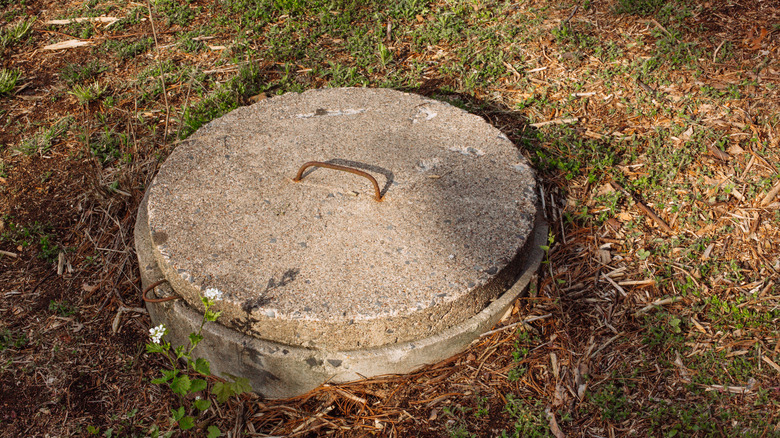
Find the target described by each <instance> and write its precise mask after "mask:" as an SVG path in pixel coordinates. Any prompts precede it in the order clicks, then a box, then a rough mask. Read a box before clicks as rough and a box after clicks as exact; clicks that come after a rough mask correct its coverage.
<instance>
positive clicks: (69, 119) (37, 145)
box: [16, 116, 75, 155]
mask: <svg viewBox="0 0 780 438" xmlns="http://www.w3.org/2000/svg"><path fill="white" fill-rule="evenodd" d="M74 120H75V119H74V117H73V116H66V117H63V118H61V119H60V120H58V121H57V122H55V123H54V124H53V125H51V126H49V127H46V128H41V129H39V130H38V132H37V133H36V134H35V135H34V136H32V137H30V138H28V139H26V140H22V142H21V143H20V144H19V146H18V147H17V148H16V150H17V151H19V152H21V153H23V154H25V155H33V154H36V153H40V154H45V153H47V152H49V149H51V147H52V145H53V144H54V142H55V141H57V140H58V139H59V138H60V137H61V136H63V135H64V134H65V133H67V132H68V130H69V129H70V127H71V125H72V124H73V122H74Z"/></svg>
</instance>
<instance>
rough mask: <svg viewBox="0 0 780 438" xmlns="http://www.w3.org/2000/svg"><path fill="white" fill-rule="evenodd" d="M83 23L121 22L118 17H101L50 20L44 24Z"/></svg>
mask: <svg viewBox="0 0 780 438" xmlns="http://www.w3.org/2000/svg"><path fill="white" fill-rule="evenodd" d="M83 21H94V22H96V23H108V24H109V25H111V24H113V23H116V22H117V21H119V18H116V17H107V16H100V17H79V18H68V19H65V20H49V21H46V22H44V24H58V25H59V24H70V23H81V22H83Z"/></svg>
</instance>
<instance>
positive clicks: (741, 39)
mask: <svg viewBox="0 0 780 438" xmlns="http://www.w3.org/2000/svg"><path fill="white" fill-rule="evenodd" d="M150 10H151V15H150V13H149V12H150ZM0 12H1V13H2V14H1V15H0V27H2V29H3V33H2V34H0V35H2V37H3V39H2V45H0V50H2V66H1V67H2V69H3V71H6V72H9V73H8V74H13V72H19V77H18V79H17V80H15V81H14V83H12V85H11V87H10V89H9V90H8V91H3V92H2V94H0V160H2V161H0V234H1V236H2V237H0V435H1V436H7V437H17V436H41V437H43V436H50V437H53V436H87V435H100V436H150V435H153V433H152V432H151V430H152V427H153V426H155V425H156V426H157V427H159V428H160V429H161V430H162V431H163V432H166V431H168V432H170V433H172V434H173V436H205V430H206V428H207V427H208V426H211V425H215V426H217V427H219V428H220V429H221V431H222V432H223V434H224V435H225V436H319V435H335V436H368V435H377V436H457V437H466V436H521V437H522V436H556V437H561V436H598V437H615V436H735V435H744V436H756V437H760V436H780V330H779V329H778V324H779V322H780V294H778V287H777V284H778V283H780V277H779V276H778V272H779V271H780V249H778V246H779V243H778V242H780V236H778V232H779V230H780V198H778V197H777V193H778V189H780V164H778V163H780V143H779V141H780V129H779V128H778V123H780V92H779V91H778V90H780V88H778V87H780V61H778V59H779V58H780V4H778V3H777V1H775V0H729V1H663V0H657V1H651V0H647V1H636V2H630V1H627V0H621V1H608V0H596V1H588V2H546V1H541V0H537V1H534V0H529V1H519V2H499V1H492V2H491V1H477V0H473V1H465V0H464V1H454V0H453V1H441V2H435V1H431V2H428V1H412V0H408V1H398V2H383V1H379V0H377V1H374V2H366V3H365V4H363V3H360V2H357V3H355V2H346V1H332V2H327V1H313V2H308V3H305V2H300V1H293V0H288V1H275V2H274V1H261V0H257V1H249V0H246V1H243V0H242V1H238V0H235V1H232V0H222V1H215V2H207V1H205V0H193V1H190V2H187V1H174V0H158V1H156V2H153V3H151V4H147V3H132V2H131V3H124V2H111V1H98V0H93V1H89V2H80V1H74V2H54V1H45V0H43V1H34V0H31V1H20V2H10V1H8V0H0ZM79 17H93V19H92V20H86V21H80V22H70V23H65V24H56V23H47V21H49V20H54V19H73V18H79ZM94 17H116V18H119V19H120V20H119V21H116V22H110V21H96V20H94ZM30 18H35V21H34V22H32V25H31V27H30V29H29V31H28V32H20V33H19V34H14V33H13V32H14V31H13V30H12V29H15V28H16V26H18V24H19V23H20V22H24V21H25V20H29V19H30ZM150 18H152V20H150ZM153 24H154V28H153ZM16 29H17V30H18V28H16ZM15 35H16V36H15ZM73 40H76V41H79V42H82V43H84V45H82V46H79V47H67V46H66V48H60V49H57V48H47V46H49V45H51V44H54V43H61V42H67V41H73ZM1 77H2V75H1V74H0V79H1ZM0 82H2V81H0ZM94 84H98V85H97V87H95V86H94ZM345 85H349V86H376V87H379V86H382V87H393V88H397V89H403V90H408V91H413V92H417V93H420V94H424V95H427V96H431V97H434V98H437V99H442V100H446V101H449V102H451V103H453V104H455V105H458V106H461V107H464V108H466V109H468V110H469V111H471V112H473V113H475V114H479V115H481V116H483V117H484V118H485V119H486V120H488V121H489V122H491V123H492V124H493V125H494V126H496V127H498V128H499V129H502V130H503V132H505V133H506V134H507V135H508V136H509V137H510V138H511V139H512V140H513V141H514V142H515V143H516V144H517V145H518V147H519V149H520V150H521V151H522V153H523V154H525V155H526V156H527V157H528V158H529V159H530V160H531V161H532V162H533V163H534V164H535V166H536V167H537V169H538V171H539V179H540V185H541V187H542V191H541V194H542V196H543V197H544V200H545V208H546V216H547V219H548V221H549V223H550V224H551V228H552V230H553V232H552V234H551V237H550V250H549V254H548V260H547V261H546V263H545V264H544V265H543V267H542V270H541V271H540V273H539V278H538V280H537V281H536V283H535V285H534V286H533V287H532V288H531V290H530V291H529V295H528V296H527V297H526V298H524V299H522V300H520V301H519V302H518V303H517V304H516V306H515V310H514V312H513V315H512V316H511V318H509V319H508V320H506V321H504V322H502V326H505V327H506V328H505V329H503V330H497V331H495V332H493V333H491V334H490V335H488V336H485V337H483V338H481V339H480V340H479V342H476V343H475V344H474V345H472V346H471V347H470V348H469V349H468V350H467V351H465V352H463V353H462V354H460V355H458V356H456V357H453V358H451V359H449V360H447V361H444V362H442V363H438V364H434V365H431V366H429V367H427V368H425V369H423V370H420V371H418V372H416V373H414V374H412V375H408V376H386V377H382V378H376V379H371V380H368V381H362V382H355V383H352V384H346V385H338V386H336V385H334V386H324V387H321V388H319V389H317V390H315V391H313V392H311V393H309V394H306V395H304V396H301V397H297V398H295V399H291V400H262V399H260V398H258V397H256V396H251V395H248V394H244V395H242V396H240V397H234V398H231V399H230V400H228V401H227V402H226V403H224V404H217V403H214V405H213V407H212V408H210V409H209V410H208V411H206V413H204V414H202V415H201V416H199V417H198V423H197V425H196V427H195V428H193V429H191V430H189V431H180V430H179V429H178V428H177V426H176V425H175V424H174V423H173V422H172V421H171V409H172V408H173V407H177V406H179V405H180V404H181V403H182V401H181V400H179V399H178V397H177V396H176V395H175V394H173V393H172V392H171V391H170V390H169V389H168V388H167V387H161V386H159V385H155V384H152V383H151V382H150V381H151V380H152V379H154V378H156V377H159V375H160V369H165V368H166V363H165V362H164V361H163V360H162V359H161V358H160V357H158V356H156V355H150V354H148V353H147V352H146V349H145V344H146V342H148V339H149V338H148V330H149V328H150V325H151V322H150V321H149V318H148V316H147V315H146V314H145V313H144V311H143V309H142V307H143V306H142V300H141V297H140V292H141V291H140V281H139V275H138V266H137V260H136V257H135V253H134V248H133V238H132V236H133V226H134V219H135V213H136V210H137V206H138V203H139V202H140V200H141V198H142V196H143V193H144V189H145V187H146V186H147V185H148V184H149V182H150V181H151V179H152V178H153V176H154V174H155V171H156V169H157V168H158V166H159V165H160V164H161V163H162V161H164V159H165V157H166V156H167V155H168V154H169V153H170V151H171V150H173V148H175V147H176V144H177V141H178V139H180V138H183V137H184V136H186V135H187V134H188V133H190V132H191V131H192V130H193V129H196V128H197V127H198V126H200V125H201V124H203V123H204V122H207V121H208V120H210V119H211V118H213V117H216V116H219V115H220V114H222V113H224V112H225V111H228V110H230V109H232V108H234V107H235V106H237V105H246V104H251V103H252V102H256V101H258V100H261V99H265V98H272V96H273V95H275V94H279V93H282V92H288V91H302V90H304V89H309V88H315V87H323V86H345ZM90 87H93V88H90ZM0 90H2V83H0ZM163 90H164V92H163ZM524 321H528V322H524ZM498 328H500V327H498ZM213 382H214V380H213V379H212V380H211V383H212V384H213ZM190 402H191V401H190V400H184V401H183V403H184V404H185V405H187V406H189V403H190ZM188 409H189V408H188ZM502 434H503V435H502Z"/></svg>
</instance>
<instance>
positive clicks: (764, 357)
mask: <svg viewBox="0 0 780 438" xmlns="http://www.w3.org/2000/svg"><path fill="white" fill-rule="evenodd" d="M761 360H763V361H764V362H766V363H767V364H768V365H769V366H770V367H772V368H774V369H775V371H777V372H778V373H780V365H777V364H776V363H774V362H773V361H772V359H770V358H768V357H766V356H761Z"/></svg>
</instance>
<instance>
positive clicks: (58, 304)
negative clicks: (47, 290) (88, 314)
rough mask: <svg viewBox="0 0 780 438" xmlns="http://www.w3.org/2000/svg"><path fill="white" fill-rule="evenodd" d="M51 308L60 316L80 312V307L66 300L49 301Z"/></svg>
mask: <svg viewBox="0 0 780 438" xmlns="http://www.w3.org/2000/svg"><path fill="white" fill-rule="evenodd" d="M49 310H50V311H52V312H54V313H56V314H57V315H59V316H62V317H68V316H71V315H74V314H75V313H76V312H78V307H76V306H74V305H73V304H71V303H69V302H68V301H66V300H61V301H55V300H51V301H49Z"/></svg>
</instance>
